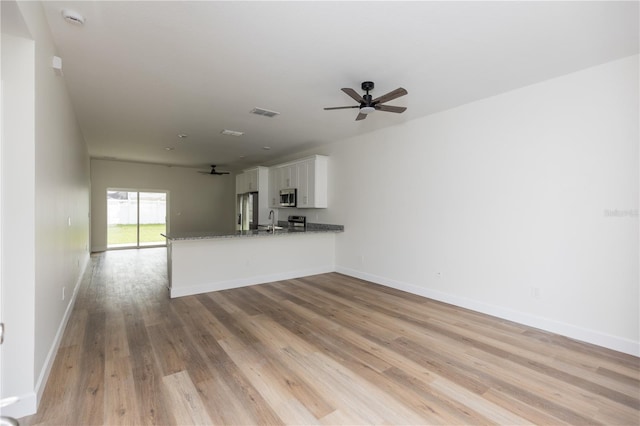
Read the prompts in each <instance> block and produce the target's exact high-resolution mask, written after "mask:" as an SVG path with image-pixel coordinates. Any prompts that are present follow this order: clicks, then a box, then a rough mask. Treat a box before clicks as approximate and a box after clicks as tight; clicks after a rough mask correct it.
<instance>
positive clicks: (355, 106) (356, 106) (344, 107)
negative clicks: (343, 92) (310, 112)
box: [325, 105, 360, 111]
mask: <svg viewBox="0 0 640 426" xmlns="http://www.w3.org/2000/svg"><path fill="white" fill-rule="evenodd" d="M347 108H349V109H350V108H360V105H354V106H343V107H330V108H325V111H328V110H330V109H347Z"/></svg>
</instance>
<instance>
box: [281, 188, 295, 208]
mask: <svg viewBox="0 0 640 426" xmlns="http://www.w3.org/2000/svg"><path fill="white" fill-rule="evenodd" d="M297 194H298V190H297V189H295V188H288V189H281V190H280V206H281V207H295V206H296V205H297V204H296V196H297Z"/></svg>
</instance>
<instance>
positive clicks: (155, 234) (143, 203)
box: [107, 189, 167, 249]
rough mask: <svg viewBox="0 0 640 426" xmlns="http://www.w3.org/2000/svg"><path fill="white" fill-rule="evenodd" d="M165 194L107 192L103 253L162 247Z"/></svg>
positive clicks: (165, 207) (165, 215)
mask: <svg viewBox="0 0 640 426" xmlns="http://www.w3.org/2000/svg"><path fill="white" fill-rule="evenodd" d="M166 233H167V192H163V191H144V192H143V191H132V190H115V189H109V190H107V249H117V248H141V247H161V246H166V245H167V241H166V239H165V238H164V237H163V236H162V235H160V234H166Z"/></svg>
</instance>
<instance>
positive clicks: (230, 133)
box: [220, 129, 244, 136]
mask: <svg viewBox="0 0 640 426" xmlns="http://www.w3.org/2000/svg"><path fill="white" fill-rule="evenodd" d="M220 133H222V134H223V135H227V136H242V135H244V132H238V131H237V130H227V129H224V130H223V131H222V132H220Z"/></svg>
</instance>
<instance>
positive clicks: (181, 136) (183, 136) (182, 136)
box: [178, 133, 188, 139]
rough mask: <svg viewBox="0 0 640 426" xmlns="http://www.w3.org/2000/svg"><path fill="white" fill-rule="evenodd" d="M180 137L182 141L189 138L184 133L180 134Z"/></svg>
mask: <svg viewBox="0 0 640 426" xmlns="http://www.w3.org/2000/svg"><path fill="white" fill-rule="evenodd" d="M178 137H179V138H180V139H185V138H187V137H188V135H186V134H184V133H178Z"/></svg>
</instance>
